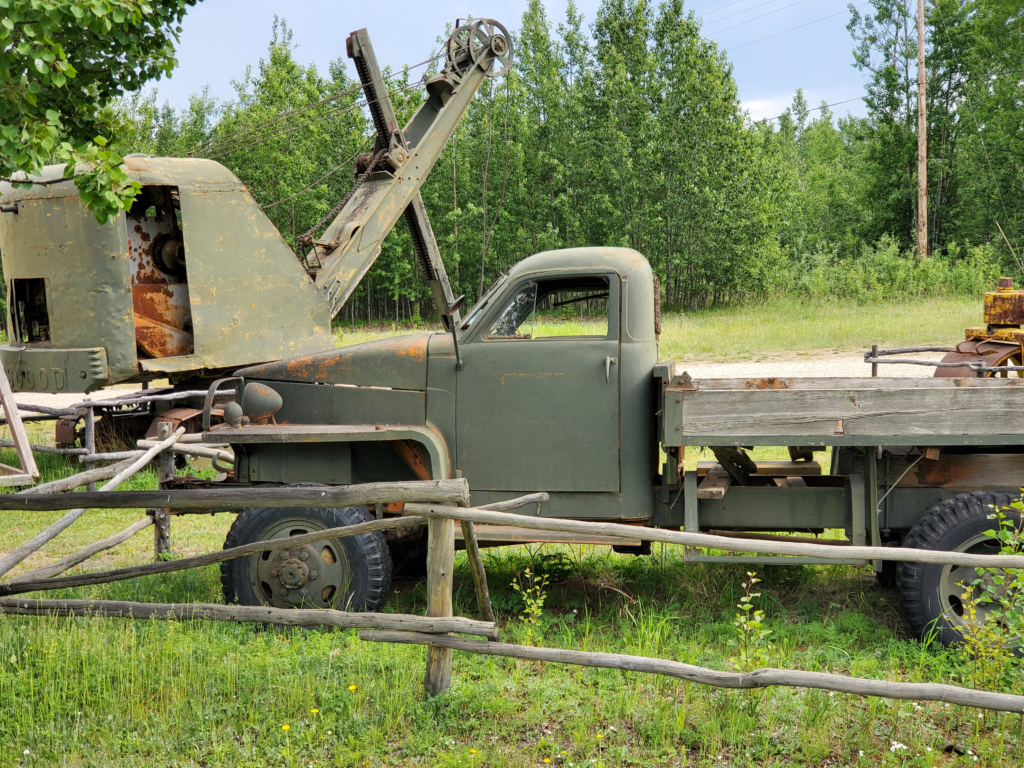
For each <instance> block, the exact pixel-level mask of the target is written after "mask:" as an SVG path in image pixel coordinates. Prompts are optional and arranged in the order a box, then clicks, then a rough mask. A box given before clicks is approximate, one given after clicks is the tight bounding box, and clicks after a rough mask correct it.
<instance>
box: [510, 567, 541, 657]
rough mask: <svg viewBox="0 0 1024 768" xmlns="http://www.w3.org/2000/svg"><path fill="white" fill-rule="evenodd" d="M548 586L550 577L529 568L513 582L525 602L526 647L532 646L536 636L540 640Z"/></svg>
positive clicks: (523, 613)
mask: <svg viewBox="0 0 1024 768" xmlns="http://www.w3.org/2000/svg"><path fill="white" fill-rule="evenodd" d="M547 585H548V577H547V576H541V575H539V574H535V573H533V571H531V570H530V569H529V568H527V569H526V570H525V571H523V573H522V574H521V575H517V576H516V578H515V579H513V581H512V589H514V590H515V591H516V592H517V593H518V594H519V597H520V598H521V599H522V601H523V612H522V617H523V623H524V624H525V625H526V638H525V640H524V642H525V643H526V645H532V644H533V640H534V637H535V635H537V636H538V637H537V639H539V635H540V632H541V617H542V616H543V615H544V600H545V599H546V597H547V596H546V595H545V593H544V590H545V588H546V587H547Z"/></svg>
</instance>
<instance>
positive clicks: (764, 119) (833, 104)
mask: <svg viewBox="0 0 1024 768" xmlns="http://www.w3.org/2000/svg"><path fill="white" fill-rule="evenodd" d="M866 96H867V94H866V93H863V94H861V95H860V96H854V97H853V98H852V99H846V100H845V101H834V102H832V103H831V104H822V105H821V106H819V107H814V108H812V109H808V110H807V111H808V112H818V111H819V110H822V109H828V108H829V107H838V106H839V105H840V104H849V103H850V102H851V101H860V100H861V99H863V98H865V97H866ZM787 114H789V110H788V109H787V110H786V111H785V112H783V113H782V114H781V115H776V116H775V117H762V118H760V119H758V120H755V121H754V122H755V123H766V122H771V121H772V120H779V119H780V118H782V117H785V116H786V115H787Z"/></svg>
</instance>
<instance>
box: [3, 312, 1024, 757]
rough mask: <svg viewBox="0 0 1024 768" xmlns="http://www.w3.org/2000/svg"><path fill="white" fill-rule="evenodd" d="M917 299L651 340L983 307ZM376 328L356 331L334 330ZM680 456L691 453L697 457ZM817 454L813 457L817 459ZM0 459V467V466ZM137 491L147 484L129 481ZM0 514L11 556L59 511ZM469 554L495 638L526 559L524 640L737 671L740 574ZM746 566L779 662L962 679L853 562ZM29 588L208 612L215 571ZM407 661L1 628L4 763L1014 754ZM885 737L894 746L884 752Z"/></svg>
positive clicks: (469, 603)
mask: <svg viewBox="0 0 1024 768" xmlns="http://www.w3.org/2000/svg"><path fill="white" fill-rule="evenodd" d="M929 307H930V309H929V312H930V313H931V317H932V321H930V322H929V321H928V320H927V315H928V313H926V312H925V311H924V310H916V309H908V308H906V307H898V308H886V307H879V306H874V307H851V308H849V309H848V311H847V310H842V311H840V310H838V309H837V308H833V309H834V310H835V311H832V312H831V313H830V312H828V311H826V308H823V307H818V308H816V309H815V308H807V307H796V308H785V307H779V308H776V310H774V311H763V312H761V313H760V314H759V313H758V312H757V311H756V310H755V308H751V309H743V310H738V311H737V315H738V317H739V318H740V319H736V318H735V317H733V318H732V319H730V316H729V315H728V314H726V313H717V312H709V313H701V314H699V315H694V316H690V315H688V316H687V317H686V318H675V317H672V318H669V319H668V322H667V324H666V325H667V330H666V334H665V336H664V337H663V340H664V343H665V344H679V345H680V346H679V349H682V346H683V343H684V341H687V340H689V339H691V338H693V339H705V340H708V341H709V342H714V343H715V344H717V345H724V346H718V347H716V348H715V349H716V350H729V349H732V350H734V352H735V355H737V356H741V355H742V354H745V353H744V352H743V350H744V349H745V347H743V346H742V344H743V340H744V339H745V338H748V337H756V338H760V339H761V342H760V346H761V349H762V350H763V351H764V352H765V353H768V352H783V351H786V350H788V349H834V348H839V349H855V348H859V347H860V346H862V345H863V343H864V341H863V339H864V338H865V336H864V334H866V335H867V337H870V335H871V334H872V333H874V331H875V330H881V329H884V328H886V327H887V323H886V322H885V321H884V318H888V321H891V324H892V325H893V327H895V326H896V325H897V324H900V325H899V328H897V330H895V331H893V330H892V329H891V328H890V329H889V332H890V333H891V334H897V335H890V336H888V337H878V336H876V337H874V338H871V340H881V341H883V342H885V343H891V344H896V343H900V344H902V343H918V342H922V343H923V342H926V341H935V340H940V339H942V340H945V339H946V338H949V336H952V338H957V335H955V334H953V333H952V332H953V329H954V328H959V327H962V326H963V325H964V324H965V323H970V322H972V321H973V320H974V319H975V318H976V316H977V312H976V309H977V308H976V307H975V306H974V303H968V302H964V303H958V302H955V301H944V302H938V303H936V302H933V303H931V304H929ZM762 309H764V308H762ZM869 310H870V311H869ZM786 313H788V314H786ZM957 313H960V314H957ZM972 313H973V314H972ZM780 315H782V316H783V317H789V318H790V319H795V318H803V320H804V321H805V325H806V327H805V328H804V329H802V330H792V331H787V329H786V327H785V325H786V324H785V322H783V320H781V319H780V317H779V316H780ZM759 317H760V318H761V319H760V320H759V319H758V318H759ZM837 318H839V319H837ZM843 318H845V319H843ZM936 318H945V319H944V320H941V321H939V320H936ZM688 324H689V325H688ZM915 328H916V329H917V330H916V331H915V330H913V329H915ZM758 329H760V330H758ZM404 330H405V331H406V332H408V330H409V329H404ZM947 331H948V332H949V335H948V336H947ZM394 333H395V331H394V330H391V329H377V330H374V329H359V330H355V331H351V332H346V333H345V334H344V335H343V337H342V339H341V341H342V343H354V342H355V341H356V340H360V341H362V340H368V339H369V338H372V337H374V336H376V337H377V338H380V337H383V336H387V335H394ZM925 333H926V334H927V335H923V334H925ZM758 334H760V336H758ZM898 334H907V335H905V336H904V335H898ZM915 334H921V335H918V336H915ZM684 336H685V339H684ZM700 354H709V355H711V354H715V355H717V354H720V353H719V352H718V351H715V352H714V353H712V352H701V353H700ZM663 357H665V355H663ZM716 359H717V358H716ZM761 450H762V451H763V454H761V453H759V454H758V457H759V458H781V457H782V454H781V453H779V454H778V455H775V454H776V453H778V449H761ZM694 453H695V452H690V455H688V457H687V460H688V463H691V462H693V461H696V459H697V456H695V455H694ZM819 459H820V460H821V461H823V462H826V463H827V455H826V454H819ZM13 460H14V458H13V456H12V455H11V452H10V451H6V452H3V455H0V461H4V462H8V463H10V462H12V461H13ZM40 467H41V470H42V472H43V475H44V479H53V478H55V477H58V476H63V475H65V474H67V473H69V472H71V471H73V470H74V469H75V468H76V467H74V466H72V465H70V464H68V463H67V462H65V461H64V460H62V459H59V458H55V457H50V456H43V457H41V458H40ZM154 482H155V478H154V476H153V474H152V473H145V474H142V475H140V476H138V477H137V478H136V479H135V480H133V486H132V487H136V488H142V487H153V485H154ZM3 514H4V521H5V525H4V526H3V527H2V530H0V551H5V552H6V551H10V550H11V549H12V548H13V547H14V546H16V545H17V544H19V543H21V542H23V541H24V540H25V539H26V538H28V537H29V536H31V535H33V534H34V533H35V532H37V531H39V530H41V529H42V528H44V527H45V526H46V525H48V524H49V523H51V522H52V521H53V520H55V519H56V518H57V517H59V516H60V513H59V512H52V513H13V512H5V513H3ZM140 514H142V511H141V510H94V511H90V512H89V513H88V514H87V515H86V516H85V517H84V518H83V519H82V521H80V522H79V523H78V524H77V525H76V526H75V527H74V528H72V529H71V530H70V531H69V532H67V533H65V534H64V535H63V536H62V537H59V538H58V539H56V540H55V541H54V542H52V543H51V544H50V545H48V546H47V547H46V548H45V549H44V551H43V552H40V553H37V554H36V555H35V556H33V557H32V558H31V559H30V561H29V563H27V564H26V565H25V566H22V567H21V568H19V569H18V570H17V571H15V573H20V572H23V571H24V570H26V569H27V568H30V567H34V566H38V565H41V564H43V563H45V562H52V561H54V560H56V559H57V558H59V557H61V556H63V555H65V554H68V553H70V552H72V551H74V550H76V549H78V548H79V547H81V546H82V545H83V544H84V543H85V542H87V541H92V540H94V539H98V538H101V537H103V536H107V535H110V534H112V533H114V532H116V531H118V530H121V529H123V528H124V527H126V526H127V525H129V524H130V523H131V522H132V521H134V520H136V519H137V518H138V516H139V515H140ZM230 522H231V518H230V516H228V515H216V516H201V515H191V516H188V517H186V518H179V519H175V520H174V523H173V525H172V542H173V547H174V551H175V555H176V556H182V555H187V554H196V553H199V552H206V551H211V550H214V549H218V548H220V547H221V546H222V543H223V539H224V535H225V533H226V531H227V528H228V526H229V525H230ZM151 542H152V539H151V535H150V533H149V531H148V530H147V531H145V532H143V533H142V534H140V535H138V536H137V537H135V539H133V540H130V541H128V542H125V543H124V544H122V545H120V546H119V547H117V548H115V549H114V550H111V551H110V552H108V553H106V554H105V555H104V556H103V557H102V558H97V559H96V560H94V561H90V562H89V563H87V564H85V565H83V566H82V567H83V569H85V570H92V569H98V568H110V567H119V566H124V565H129V564H137V563H143V562H147V561H148V560H150V559H151V558H152V550H151V546H152V543H151ZM485 563H486V566H487V569H488V575H489V580H490V585H491V591H492V595H493V600H494V604H495V608H496V610H497V613H498V616H499V622H500V624H501V626H502V639H503V640H505V641H507V642H517V641H523V640H524V639H526V638H527V637H528V628H527V625H526V624H525V622H524V621H523V620H522V615H521V614H522V608H523V604H522V601H521V598H520V597H519V595H518V594H517V593H516V592H515V591H514V590H513V589H512V588H511V584H512V581H513V580H514V579H515V578H516V576H517V574H520V573H522V572H523V571H524V570H525V569H526V568H528V567H529V568H531V569H532V570H533V571H534V572H540V573H544V574H546V575H547V576H548V578H549V580H550V585H549V586H548V588H547V601H546V603H545V606H544V611H543V615H542V620H541V626H540V630H539V632H540V634H539V636H538V634H537V633H536V632H535V633H534V635H533V639H534V642H536V643H538V644H543V645H548V646H553V647H559V648H577V649H583V650H591V651H609V652H617V653H634V654H640V655H649V656H659V657H663V658H669V659H677V660H680V661H686V662H690V663H695V664H700V665H704V666H708V667H712V668H715V669H723V670H727V669H731V668H732V665H731V662H730V656H732V655H733V654H734V653H735V650H734V648H733V647H732V646H731V645H730V641H731V640H733V639H734V638H735V635H736V631H735V628H734V627H733V626H732V621H733V619H734V615H735V613H736V609H735V605H736V603H737V602H738V600H739V597H740V596H741V595H742V592H743V590H742V586H741V584H742V582H743V581H744V579H745V578H746V574H745V570H746V569H745V567H743V566H723V565H707V564H699V565H687V564H685V563H684V561H683V557H682V552H681V551H680V550H679V549H677V548H675V547H671V546H669V547H665V548H664V550H662V549H661V548H660V546H659V545H655V550H654V554H653V556H651V557H647V558H637V557H631V556H628V555H616V554H614V553H611V552H610V551H609V550H608V549H607V548H600V547H565V546H550V545H549V546H544V547H516V548H509V549H494V550H487V551H485ZM759 570H761V571H762V573H760V574H759V575H760V576H762V577H763V579H764V581H763V583H762V584H759V585H758V588H759V589H760V591H761V593H762V595H761V597H760V598H758V600H757V603H758V605H759V606H760V607H762V608H763V609H764V610H765V611H766V613H767V627H768V629H769V630H770V631H771V635H770V636H769V639H770V641H771V643H772V645H773V650H772V659H773V663H774V664H776V665H779V666H783V667H791V668H799V669H808V670H819V671H828V672H837V673H840V674H849V675H858V676H865V677H872V678H876V679H889V680H905V681H932V682H950V683H958V684H966V681H967V680H969V676H970V669H969V665H966V664H965V663H964V662H963V661H962V660H960V659H958V658H957V656H956V655H955V654H954V653H952V652H948V651H946V650H944V649H941V648H937V647H932V646H924V645H922V644H920V643H918V642H917V641H916V640H914V639H913V638H912V637H910V635H909V630H908V628H907V627H906V626H905V624H904V622H903V620H902V619H901V617H900V614H899V611H898V607H897V597H896V595H895V593H894V592H891V591H887V590H883V589H881V588H879V587H878V586H876V584H875V581H874V578H873V576H872V575H871V574H870V572H868V571H866V570H864V569H858V568H853V567H847V566H829V567H789V568H784V567H779V566H768V567H763V568H761V569H759ZM454 577H455V590H454V602H455V611H456V613H458V614H461V615H465V616H475V615H476V606H475V597H474V590H473V582H472V577H471V575H470V571H469V569H468V566H467V564H466V561H465V558H464V556H463V555H462V554H459V555H457V557H456V568H455V575H454ZM47 596H48V597H54V596H66V597H72V596H74V597H92V598H96V599H99V598H107V599H125V600H140V601H150V602H156V601H162V602H167V601H200V602H220V601H221V595H220V579H219V571H218V569H217V568H216V567H210V568H204V569H199V570H194V571H187V572H182V573H175V574H166V575H162V576H154V577H146V578H142V579H134V580H131V581H125V582H119V583H116V584H108V585H99V586H95V587H88V588H79V589H74V590H67V591H65V592H63V593H59V594H55V593H50V594H48V595H47ZM425 603H426V591H425V584H424V583H423V582H401V583H396V584H395V585H394V589H393V594H392V595H391V597H390V599H389V601H388V604H387V606H386V610H387V611H395V612H403V613H419V614H422V613H423V612H424V609H425ZM424 657H425V651H424V649H423V648H420V647H414V646H391V645H376V644H370V643H363V642H360V641H359V640H358V639H357V638H356V635H355V633H354V632H322V631H280V630H277V629H270V628H267V629H264V628H259V627H255V626H252V625H238V624H215V623H212V622H161V621H143V622H132V621H127V620H118V619H98V618H78V619H73V618H33V617H17V616H3V615H0V766H8V765H10V766H50V765H60V766H76V767H77V766H101V767H102V768H121V767H122V766H125V767H127V766H133V767H134V766H139V767H141V766H146V767H147V768H148V767H149V766H154V765H160V766H164V765H167V766H211V767H212V766H218V767H219V766H225V767H226V766H289V767H292V766H294V767H296V768H297V767H298V766H310V765H312V766H317V767H320V766H407V765H416V766H450V767H451V768H467V767H469V766H498V767H500V766H534V765H536V766H544V765H546V764H548V763H545V762H544V761H545V759H547V760H550V761H551V762H550V763H549V764H550V765H559V766H568V765H570V764H571V765H572V766H574V768H576V767H580V766H619V765H631V766H632V765H635V766H641V765H643V766H647V765H657V766H679V765H684V766H708V768H710V767H711V766H716V767H717V766H751V767H752V766H795V765H798V766H824V765H842V766H921V767H922V768H924V767H926V766H962V765H984V766H1007V767H1010V766H1019V765H1021V764H1024V739H1022V735H1021V729H1022V727H1024V719H1022V718H1021V717H1019V716H1010V715H997V714H993V713H987V714H985V715H984V716H983V717H979V716H978V715H979V713H978V712H977V711H976V710H970V709H962V708H958V707H947V706H944V705H942V704H937V703H924V704H922V705H920V706H915V705H913V704H911V703H909V702H896V701H893V700H886V699H873V698H860V697H856V696H849V695H844V694H835V695H834V696H830V695H828V694H827V693H825V692H821V691H805V690H799V689H786V688H775V689H766V690H763V691H726V690H719V689H711V688H707V687H703V686H699V685H693V684H687V683H684V682H681V681H678V680H674V679H669V678H660V677H655V676H649V675H640V674H630V673H623V672H617V671H612V670H596V669H581V668H576V667H569V666H560V665H553V664H551V665H544V664H537V663H527V662H516V661H514V660H507V659H497V658H489V657H482V656H472V655H468V654H460V653H457V654H456V655H455V661H454V673H453V687H452V689H451V690H450V691H449V692H447V693H445V694H444V695H442V696H440V697H438V698H436V699H433V700H426V699H425V698H424V696H423V690H422V674H423V667H424ZM350 686H355V689H354V690H350ZM999 687H1000V688H1001V689H1002V690H1006V691H1013V692H1020V691H1021V690H1024V675H1022V673H1021V670H1020V668H1019V666H1014V667H1012V668H1007V669H1006V670H1005V674H1004V678H1003V680H1002V682H1001V684H1000V686H999ZM313 710H318V711H317V712H313ZM284 725H288V726H289V728H288V729H287V730H283V729H282V726H284ZM598 734H600V736H601V738H598ZM894 743H898V744H902V745H905V746H906V750H902V749H896V751H893V749H894ZM25 750H29V754H27V755H26V754H25ZM968 752H969V753H970V754H968ZM563 753H564V754H563ZM975 758H977V761H975Z"/></svg>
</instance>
